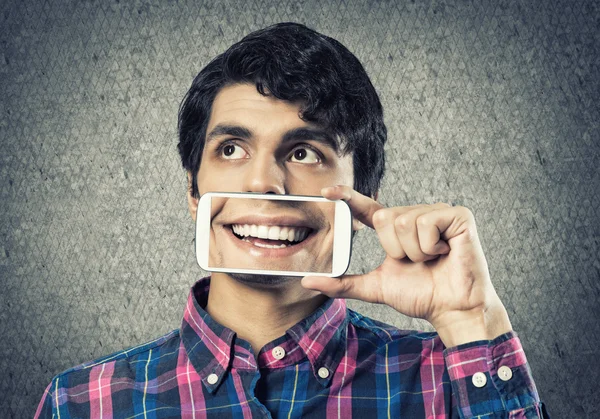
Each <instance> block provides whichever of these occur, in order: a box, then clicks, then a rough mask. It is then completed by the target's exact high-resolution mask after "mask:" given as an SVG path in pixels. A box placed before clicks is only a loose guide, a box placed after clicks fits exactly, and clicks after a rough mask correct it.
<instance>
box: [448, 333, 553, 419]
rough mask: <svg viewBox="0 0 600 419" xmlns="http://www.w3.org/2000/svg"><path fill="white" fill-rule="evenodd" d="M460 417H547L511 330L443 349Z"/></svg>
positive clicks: (524, 358)
mask: <svg viewBox="0 0 600 419" xmlns="http://www.w3.org/2000/svg"><path fill="white" fill-rule="evenodd" d="M444 359H445V361H446V367H447V369H448V373H449V375H450V381H451V384H452V393H453V396H454V399H455V400H456V403H457V404H458V412H459V415H460V417H461V418H473V417H477V418H481V419H500V418H503V419H505V418H509V419H525V418H526V419H530V418H538V419H542V418H544V419H545V418H549V416H548V414H547V413H546V409H545V406H544V404H543V403H542V402H541V401H540V398H539V395H538V391H537V388H536V386H535V383H534V381H533V377H532V375H531V370H530V368H529V364H528V363H527V358H526V357H525V353H524V352H523V347H522V346H521V341H520V340H519V338H518V336H517V334H516V333H515V332H514V331H511V332H509V333H506V334H503V335H500V336H498V337H497V338H496V339H494V340H491V341H485V340H482V341H477V342H470V343H466V344H463V345H459V346H456V347H453V348H447V349H445V350H444Z"/></svg>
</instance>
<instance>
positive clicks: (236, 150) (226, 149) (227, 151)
mask: <svg viewBox="0 0 600 419" xmlns="http://www.w3.org/2000/svg"><path fill="white" fill-rule="evenodd" d="M221 156H222V157H223V158H225V159H232V160H235V159H244V158H246V152H245V151H244V149H243V148H242V147H240V146H238V145H236V144H232V143H229V144H225V145H223V146H222V147H221Z"/></svg>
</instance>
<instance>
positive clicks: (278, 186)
mask: <svg viewBox="0 0 600 419" xmlns="http://www.w3.org/2000/svg"><path fill="white" fill-rule="evenodd" d="M247 167H248V171H246V173H244V176H245V179H244V191H245V192H258V193H274V194H285V193H286V190H285V171H284V168H282V167H281V166H280V165H279V164H277V160H276V159H275V157H274V156H272V155H271V156H268V155H266V156H260V157H255V158H254V159H253V160H252V162H251V163H250V164H249V165H248V166H247Z"/></svg>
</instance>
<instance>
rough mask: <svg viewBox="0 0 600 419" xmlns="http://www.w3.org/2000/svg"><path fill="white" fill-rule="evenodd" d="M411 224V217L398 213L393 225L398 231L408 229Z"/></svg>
mask: <svg viewBox="0 0 600 419" xmlns="http://www.w3.org/2000/svg"><path fill="white" fill-rule="evenodd" d="M411 224H412V222H411V219H410V218H409V217H407V216H406V215H400V216H399V217H397V218H396V220H395V221H394V225H395V226H396V228H397V229H398V231H406V230H408V229H410V226H411Z"/></svg>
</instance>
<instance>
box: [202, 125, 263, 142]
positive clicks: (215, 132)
mask: <svg viewBox="0 0 600 419" xmlns="http://www.w3.org/2000/svg"><path fill="white" fill-rule="evenodd" d="M222 135H230V136H232V137H241V138H250V137H252V136H253V134H252V131H250V130H249V129H248V128H245V127H242V126H239V125H229V124H218V125H217V126H215V127H214V128H213V129H212V131H211V132H210V133H209V134H208V135H207V136H206V142H207V143H209V142H210V141H212V140H214V139H215V137H220V136H222Z"/></svg>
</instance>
